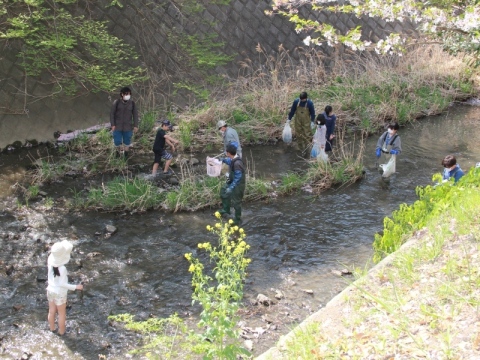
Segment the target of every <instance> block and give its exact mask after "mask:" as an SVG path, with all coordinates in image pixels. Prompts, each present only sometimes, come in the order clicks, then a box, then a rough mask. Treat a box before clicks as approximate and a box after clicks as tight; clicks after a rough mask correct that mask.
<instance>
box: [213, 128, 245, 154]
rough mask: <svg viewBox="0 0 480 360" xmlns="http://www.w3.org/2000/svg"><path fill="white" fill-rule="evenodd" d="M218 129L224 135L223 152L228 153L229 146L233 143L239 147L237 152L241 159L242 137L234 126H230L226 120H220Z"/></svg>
mask: <svg viewBox="0 0 480 360" xmlns="http://www.w3.org/2000/svg"><path fill="white" fill-rule="evenodd" d="M217 129H218V131H220V133H221V134H222V137H223V152H224V153H225V156H226V154H227V146H228V145H229V144H232V145H233V146H235V148H236V149H237V152H236V154H237V155H238V157H239V158H240V159H241V158H242V146H241V145H240V139H239V137H238V134H237V131H236V130H235V129H234V128H231V127H229V126H228V125H227V122H226V121H225V120H220V121H218V122H217Z"/></svg>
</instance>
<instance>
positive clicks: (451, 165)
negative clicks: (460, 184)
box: [442, 155, 465, 182]
mask: <svg viewBox="0 0 480 360" xmlns="http://www.w3.org/2000/svg"><path fill="white" fill-rule="evenodd" d="M442 165H443V167H444V168H445V169H444V170H443V181H444V182H445V181H448V180H450V178H452V177H453V178H454V180H455V181H454V182H457V181H458V180H460V178H461V177H462V176H463V175H465V173H464V172H463V170H462V169H461V168H460V165H458V164H457V159H456V157H455V156H453V155H447V156H445V157H444V158H443V160H442Z"/></svg>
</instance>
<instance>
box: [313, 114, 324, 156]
mask: <svg viewBox="0 0 480 360" xmlns="http://www.w3.org/2000/svg"><path fill="white" fill-rule="evenodd" d="M315 123H316V124H317V130H316V131H315V135H313V146H312V151H311V152H310V157H312V158H316V159H317V160H319V161H325V162H326V161H328V155H327V154H326V153H325V144H326V143H327V136H326V134H327V126H326V125H325V123H326V119H325V115H324V114H319V115H318V116H317V120H315Z"/></svg>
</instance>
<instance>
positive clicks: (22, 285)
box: [0, 106, 480, 358]
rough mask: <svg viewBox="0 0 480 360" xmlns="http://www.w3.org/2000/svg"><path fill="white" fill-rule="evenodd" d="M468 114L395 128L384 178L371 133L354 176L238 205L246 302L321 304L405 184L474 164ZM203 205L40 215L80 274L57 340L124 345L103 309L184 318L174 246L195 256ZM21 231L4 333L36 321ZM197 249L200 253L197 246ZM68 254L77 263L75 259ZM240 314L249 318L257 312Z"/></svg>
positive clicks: (478, 153)
mask: <svg viewBox="0 0 480 360" xmlns="http://www.w3.org/2000/svg"><path fill="white" fill-rule="evenodd" d="M479 117H480V109H479V108H474V107H466V106H459V107H454V108H452V109H451V110H450V111H449V112H448V113H447V114H446V115H443V116H440V117H435V118H431V119H425V120H422V121H421V122H418V123H416V124H414V125H412V126H410V127H408V128H406V129H401V130H400V136H401V137H402V144H403V146H404V148H403V153H402V155H401V156H400V157H399V161H398V163H397V174H395V175H394V176H393V177H392V178H391V179H390V180H389V181H385V180H383V179H382V178H381V177H380V175H379V174H378V172H377V170H376V168H375V157H374V154H375V144H376V137H372V138H371V139H369V140H368V144H367V148H366V158H365V165H366V176H365V178H364V179H363V180H362V181H360V182H358V183H356V184H354V185H352V186H350V187H346V188H342V189H339V190H331V191H327V192H325V193H323V194H321V195H320V196H317V197H314V196H311V195H308V194H304V193H302V192H298V193H296V194H294V195H292V196H289V197H285V198H280V199H277V200H275V201H269V202H256V203H248V204H246V205H245V212H244V220H245V224H244V228H245V231H246V232H247V234H248V242H249V244H250V245H251V250H250V253H249V256H250V257H251V258H252V263H251V266H250V267H249V277H248V281H247V284H246V289H245V290H246V300H247V301H248V300H251V299H253V298H255V297H256V295H257V294H258V293H264V294H266V295H269V296H273V293H272V290H271V289H280V290H282V291H283V292H284V293H285V296H286V299H285V300H284V301H282V302H281V303H279V304H278V305H277V306H276V307H272V308H271V309H266V310H263V311H268V312H270V314H273V315H279V314H280V313H281V314H284V313H287V312H288V313H289V315H288V316H287V315H282V316H283V317H282V321H285V322H289V321H290V322H292V321H295V318H296V319H297V320H300V319H301V318H304V317H305V316H307V315H308V314H310V313H311V312H312V311H316V310H317V309H318V308H319V307H320V306H321V305H324V304H325V303H326V302H327V301H328V300H329V299H331V298H332V296H334V295H335V294H336V293H337V292H338V291H340V290H341V289H342V287H343V286H344V285H345V283H344V281H343V280H342V279H339V278H338V277H337V276H336V275H333V274H332V273H331V270H332V269H341V268H344V267H351V266H360V267H363V266H364V265H365V263H366V262H367V261H368V260H369V258H370V257H371V255H372V241H373V234H374V233H375V232H377V231H380V230H381V229H382V227H383V222H382V220H383V217H384V216H388V215H390V214H391V212H392V211H393V210H395V209H396V208H397V207H398V205H399V204H401V203H404V202H407V203H411V202H413V201H414V200H415V198H416V196H415V187H416V186H417V185H425V184H429V183H430V181H431V176H432V174H433V173H435V172H439V171H441V170H442V169H441V166H440V161H441V159H442V158H443V157H444V156H445V155H446V154H447V153H454V154H455V155H456V156H457V158H458V159H459V163H460V164H461V166H462V168H463V169H465V170H467V169H469V167H470V166H473V165H474V164H475V163H476V162H477V161H479V159H480V149H479V147H478V143H479V140H480V127H479V126H478V125H477V123H478V122H477V121H476V120H477V119H478V118H479ZM245 153H247V154H248V155H247V161H248V159H251V158H253V159H255V171H256V172H257V173H258V174H259V175H262V176H265V177H270V178H272V179H275V178H278V174H279V173H284V172H286V171H287V170H289V169H293V168H297V167H301V166H304V165H303V163H302V161H301V160H300V159H298V158H297V157H296V155H295V154H293V153H292V151H291V149H289V148H287V147H283V146H278V147H274V148H272V147H256V148H252V149H248V151H246V152H245ZM267 154H268V156H266V155H267ZM270 155H272V156H270ZM16 171H17V170H16ZM2 173H3V172H2ZM61 186H65V187H68V186H70V185H68V183H65V184H63V185H61ZM212 212H213V211H210V210H209V211H204V212H198V213H195V214H189V213H181V214H173V215H172V214H164V213H162V212H148V213H146V214H143V215H133V216H129V215H125V214H116V215H113V214H101V213H100V214H97V213H84V214H72V213H66V214H60V215H58V214H57V215H56V216H55V215H52V216H51V217H47V218H46V219H43V220H42V221H44V222H45V224H44V226H43V228H41V231H42V232H43V233H44V234H47V235H46V238H47V239H51V240H55V241H56V240H58V239H60V238H62V237H65V236H66V237H69V238H73V239H77V240H75V241H76V246H75V253H74V255H73V257H72V261H71V263H70V264H69V272H70V274H71V275H72V277H73V280H77V279H86V280H87V281H88V282H87V285H86V289H87V291H86V292H85V295H84V298H83V299H82V300H79V299H75V298H73V299H72V301H71V304H72V308H71V310H70V313H69V314H68V320H69V323H68V326H69V327H70V331H72V332H73V333H74V334H75V340H76V341H70V342H69V343H68V347H69V349H70V350H71V351H77V352H79V353H80V354H81V355H82V356H84V357H86V358H94V357H96V356H97V355H98V354H99V353H105V354H113V355H115V356H120V354H124V353H125V351H126V348H127V347H128V346H130V345H133V344H135V343H136V341H135V339H134V335H132V334H130V333H127V332H116V331H114V329H113V328H112V327H110V326H109V325H108V322H107V320H106V319H107V316H108V315H109V314H111V313H115V314H116V313H121V312H132V313H136V314H138V315H139V318H147V317H148V316H149V315H150V314H155V315H156V316H169V315H171V314H173V313H174V312H178V313H179V314H180V315H181V316H182V317H184V318H187V319H189V318H191V316H192V315H193V316H195V314H197V313H198V308H196V307H192V306H191V298H190V296H191V286H190V276H189V273H188V271H187V269H188V264H187V262H186V261H185V260H184V259H183V254H185V253H187V252H192V253H194V254H197V244H198V243H199V242H205V241H211V240H212V237H211V235H210V234H209V233H208V232H207V231H206V230H205V226H206V225H207V224H212V223H214V221H215V219H214V218H213V217H212ZM38 221H40V220H38ZM0 222H1V223H2V227H3V228H4V229H9V230H8V231H11V232H12V233H15V232H19V231H21V229H19V228H17V227H16V225H15V221H13V220H12V217H11V216H9V217H7V216H5V217H1V216H0ZM105 224H113V225H115V226H116V227H117V228H118V233H117V234H115V235H114V236H113V237H111V238H110V239H103V238H102V237H101V236H96V235H95V233H98V232H101V231H102V230H103V228H104V226H105ZM19 226H20V225H19ZM26 231H27V232H28V231H29V230H26ZM28 239H29V240H28V241H27V242H26V243H24V244H21V245H20V244H15V241H14V240H12V239H8V240H5V239H3V240H0V242H1V243H0V245H1V250H0V258H1V259H2V261H3V262H4V264H9V263H14V264H16V266H19V265H21V266H24V267H25V268H26V269H27V270H26V271H24V272H14V273H13V275H12V276H5V275H4V276H2V277H0V289H1V292H0V314H1V319H2V320H1V321H0V324H1V325H2V327H3V328H4V329H8V331H9V332H11V333H13V334H15V333H16V332H18V331H20V330H18V329H16V328H13V327H12V324H14V323H17V324H29V326H30V327H29V330H25V331H27V332H28V331H30V332H35V331H37V332H38V331H39V330H38V329H46V328H47V325H46V319H45V317H46V310H47V303H46V299H45V295H44V283H41V282H38V281H37V276H38V274H43V272H44V267H45V264H46V256H47V253H46V252H45V249H44V245H43V244H44V242H43V241H40V242H38V241H37V238H36V237H35V236H34V235H32V236H30V237H28ZM93 253H97V254H96V255H95V254H94V255H92V254H93ZM197 255H199V256H201V257H202V256H203V254H202V253H200V252H198V254H197ZM25 257H26V258H27V259H28V261H27V260H25ZM75 259H78V260H81V265H82V266H81V268H79V267H78V266H77V265H75V264H76V263H75ZM303 289H311V290H313V293H314V294H313V296H310V295H308V296H306V295H305V293H304V292H303ZM70 298H72V296H70ZM12 304H25V305H26V308H25V311H17V312H15V311H12V310H11V309H12ZM285 309H288V311H286V310H285ZM293 315H294V316H293ZM246 321H247V324H248V325H250V323H256V324H260V325H261V320H260V319H259V316H256V317H255V316H251V317H249V318H248V319H246ZM288 330H289V328H288V326H281V327H279V331H278V332H279V333H280V332H284V333H285V332H287V331H288ZM22 331H23V330H22ZM105 343H108V344H109V347H105ZM273 343H274V339H273V338H272V339H271V340H269V341H265V342H264V343H259V344H258V345H256V350H255V351H256V352H257V353H261V352H262V351H263V350H265V349H266V348H267V347H268V346H270V345H272V344H273Z"/></svg>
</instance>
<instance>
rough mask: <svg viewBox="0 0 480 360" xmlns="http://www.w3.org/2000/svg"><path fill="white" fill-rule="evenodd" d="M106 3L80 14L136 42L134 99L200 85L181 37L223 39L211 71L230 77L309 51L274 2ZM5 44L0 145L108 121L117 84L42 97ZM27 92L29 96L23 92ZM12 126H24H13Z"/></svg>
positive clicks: (343, 22)
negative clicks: (141, 78) (143, 73)
mask: <svg viewBox="0 0 480 360" xmlns="http://www.w3.org/2000/svg"><path fill="white" fill-rule="evenodd" d="M109 3H110V1H108V0H102V1H99V2H96V3H95V4H92V3H90V5H89V7H87V6H85V4H82V3H79V4H78V5H77V6H78V8H77V11H76V13H77V14H81V13H82V11H83V12H84V11H85V9H86V8H89V9H90V11H91V12H90V14H89V16H91V17H92V18H94V19H97V20H103V21H107V22H108V26H109V29H110V31H112V33H113V34H114V35H116V36H118V37H120V38H122V39H124V40H125V41H126V42H127V43H129V44H130V45H132V46H134V47H135V49H136V50H137V52H138V54H139V56H140V60H139V61H132V62H131V65H138V64H141V65H144V66H145V67H146V68H147V69H148V74H149V76H150V78H151V81H150V82H149V84H148V85H147V84H134V86H133V88H134V96H135V95H136V96H137V98H138V97H140V96H142V95H148V94H147V92H149V91H150V92H152V91H154V92H155V97H156V98H158V99H160V101H159V102H163V103H164V104H168V103H170V102H171V101H172V98H171V96H170V94H172V92H173V90H174V89H173V87H172V84H173V83H174V82H179V81H188V82H193V83H197V84H202V83H203V80H204V79H203V77H204V74H203V73H201V72H199V71H197V70H195V69H194V68H193V67H192V65H191V63H190V61H189V60H188V58H187V56H186V54H185V52H184V51H183V50H182V49H181V46H180V44H179V43H178V38H179V36H188V35H196V36H201V37H207V36H209V35H211V34H215V35H216V39H215V40H216V41H222V42H224V48H223V49H222V50H221V51H223V53H225V54H228V55H231V56H233V57H234V60H233V61H231V62H230V63H229V64H228V65H227V66H222V67H218V68H217V69H215V70H214V72H216V73H220V74H222V75H224V76H227V77H229V76H230V77H235V76H237V74H238V73H239V68H240V67H239V63H240V62H244V61H245V60H246V59H249V60H250V61H249V62H248V63H250V64H252V67H255V66H257V65H258V62H259V61H261V59H262V58H264V57H265V56H275V55H277V54H278V51H279V47H280V46H282V47H283V48H284V49H287V50H288V51H289V54H290V56H291V57H292V58H293V59H294V60H298V59H299V54H301V53H304V52H305V50H307V47H306V46H305V45H304V44H303V42H302V41H303V39H304V38H305V37H306V36H307V35H308V34H297V33H296V32H295V31H294V24H292V23H290V22H289V21H288V20H287V19H285V18H283V17H281V16H279V15H274V16H268V15H266V14H265V10H268V9H269V6H270V1H269V0H232V1H231V2H230V4H229V5H214V4H206V5H205V6H204V9H203V10H202V11H200V12H192V11H188V9H186V8H185V7H183V8H182V6H185V5H181V4H180V3H179V4H180V5H179V4H176V3H175V2H173V1H167V0H156V1H150V0H130V1H128V2H127V1H125V2H122V3H123V4H124V6H123V7H122V8H118V7H110V6H107V5H109ZM205 3H209V2H208V1H205ZM182 4H184V3H182ZM92 6H93V7H92ZM301 12H302V14H303V15H305V16H308V17H309V18H312V19H314V18H316V19H317V20H318V21H326V22H329V23H334V24H335V25H336V26H337V27H339V28H344V29H346V28H347V27H351V26H352V25H353V26H357V25H362V27H363V28H364V34H365V36H366V37H368V38H369V39H370V40H378V39H379V38H381V37H383V36H384V35H385V31H388V30H391V29H393V28H395V30H397V29H398V28H402V29H404V30H406V31H411V30H413V29H414V27H413V25H412V24H409V23H402V24H395V23H394V24H392V23H386V22H384V21H383V20H380V19H370V18H365V19H361V20H359V19H356V18H354V17H351V16H349V15H343V14H335V15H330V17H328V16H327V14H323V13H320V14H318V13H311V12H309V10H308V9H307V8H302V9H301ZM257 45H260V46H261V48H262V50H263V52H262V54H259V53H258V51H257V50H256V49H257ZM3 46H5V48H4V49H3V50H4V51H3V53H4V54H6V55H5V56H4V57H3V58H2V59H1V60H0V81H1V85H2V86H1V87H0V89H1V90H0V147H4V146H6V144H7V143H10V142H13V141H14V140H25V139H29V138H35V137H36V138H37V139H38V140H45V139H52V137H53V132H54V131H56V130H60V131H62V132H64V131H66V130H67V129H77V128H81V127H87V126H90V125H95V124H98V123H104V122H106V121H108V114H109V108H110V104H111V101H112V100H113V99H114V98H115V97H116V96H117V91H118V89H112V93H111V94H95V95H93V94H90V95H86V96H80V97H77V98H76V99H75V100H66V99H51V98H49V99H48V101H47V100H40V101H39V99H41V97H42V95H45V94H46V93H47V92H48V90H49V89H48V88H45V87H44V86H40V85H39V84H37V83H35V81H34V80H32V79H29V81H28V85H27V88H26V89H25V78H24V75H23V73H22V71H21V69H20V67H19V66H18V63H17V62H18V59H16V57H15V56H14V55H13V51H12V50H13V49H11V48H7V47H6V46H7V45H5V44H4V45H3ZM316 48H317V49H318V50H319V51H321V52H322V53H323V54H324V55H325V56H326V57H327V58H328V56H329V55H331V53H332V52H333V50H332V48H329V47H328V46H326V45H325V46H320V47H316ZM152 84H153V88H152ZM126 85H130V84H126ZM25 91H26V92H27V93H28V96H25ZM135 92H136V93H137V94H135ZM22 93H23V94H22ZM32 95H33V96H32ZM173 101H175V102H176V103H179V104H182V103H183V104H187V103H188V102H189V101H190V99H189V98H186V97H184V98H181V97H179V96H176V97H175V98H174V99H173ZM12 123H15V124H16V125H19V126H9V124H12ZM38 124H41V128H42V131H40V132H39V131H38V129H36V128H37V127H38ZM39 137H40V138H39Z"/></svg>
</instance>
